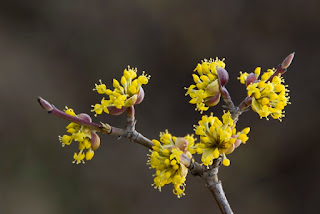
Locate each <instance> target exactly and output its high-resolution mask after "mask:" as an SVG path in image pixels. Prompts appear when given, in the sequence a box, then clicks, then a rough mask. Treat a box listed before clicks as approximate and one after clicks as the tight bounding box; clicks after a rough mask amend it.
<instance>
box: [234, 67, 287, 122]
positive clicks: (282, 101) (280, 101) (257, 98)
mask: <svg viewBox="0 0 320 214" xmlns="http://www.w3.org/2000/svg"><path fill="white" fill-rule="evenodd" d="M260 70H261V68H259V67H258V68H256V69H255V75H256V78H258V77H259V75H260ZM274 73H275V69H268V70H267V71H266V72H264V73H263V74H262V75H261V77H260V80H257V81H253V82H251V83H250V84H249V85H248V86H247V91H248V96H249V97H252V109H253V110H254V111H255V112H257V113H258V114H259V115H260V117H261V118H262V117H266V118H267V117H268V116H269V115H271V117H272V118H274V119H279V120H280V121H281V118H282V117H284V116H285V115H284V111H283V109H284V107H285V106H286V105H287V104H290V103H289V98H290V97H289V96H288V92H289V90H288V89H287V87H288V86H287V85H284V84H283V83H284V79H283V77H281V76H280V75H279V76H274V77H273V78H272V80H269V78H270V77H271V76H272V75H273V74H274ZM247 77H248V74H247V73H241V75H240V77H239V79H240V82H241V83H244V82H245V81H246V78H247ZM267 119H268V118H267Z"/></svg>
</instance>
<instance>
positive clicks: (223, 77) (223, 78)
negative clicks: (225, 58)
mask: <svg viewBox="0 0 320 214" xmlns="http://www.w3.org/2000/svg"><path fill="white" fill-rule="evenodd" d="M217 73H218V79H219V83H220V86H221V87H223V86H225V85H226V84H227V82H228V80H229V73H228V71H227V70H226V69H224V68H221V67H220V68H217Z"/></svg>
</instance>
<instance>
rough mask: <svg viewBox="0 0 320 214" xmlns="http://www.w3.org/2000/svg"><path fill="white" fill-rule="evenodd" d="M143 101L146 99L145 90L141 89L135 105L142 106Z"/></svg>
mask: <svg viewBox="0 0 320 214" xmlns="http://www.w3.org/2000/svg"><path fill="white" fill-rule="evenodd" d="M143 99H144V90H143V88H142V87H140V90H139V94H138V98H137V101H136V103H135V104H140V103H141V102H142V101H143Z"/></svg>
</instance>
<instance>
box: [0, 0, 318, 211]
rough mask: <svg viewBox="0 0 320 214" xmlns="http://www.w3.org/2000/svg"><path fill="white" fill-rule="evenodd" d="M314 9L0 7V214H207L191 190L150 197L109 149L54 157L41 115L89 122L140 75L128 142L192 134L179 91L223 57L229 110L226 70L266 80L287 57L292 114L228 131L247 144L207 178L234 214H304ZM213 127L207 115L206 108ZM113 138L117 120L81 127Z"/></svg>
mask: <svg viewBox="0 0 320 214" xmlns="http://www.w3.org/2000/svg"><path fill="white" fill-rule="evenodd" d="M319 37H320V1H318V0H306V1H300V0H292V1H276V0H269V1H253V0H237V1H235V0H233V1H232V0H226V1H214V0H210V1H209V0H206V1H186V0H183V1H182V0H174V1H168V0H158V1H154V0H132V1H121V0H118V1H116V0H113V1H108V0H91V1H84V0H69V1H63V0H56V1H41V0H30V1H22V0H21V1H19V0H11V1H6V2H2V3H1V5H0V72H1V78H0V89H1V90H0V96H1V120H0V127H1V129H0V145H1V155H0V213H1V214H2V213H4V214H7V213H8V214H11V213H14V214H16V213H24V214H29V213H30V214H31V213H32V214H38V213H41V214H42V213H46V214H51V213H68V214H72V213H78V214H80V213H153V214H157V213H219V210H218V208H217V205H216V203H215V202H214V200H213V198H212V196H211V195H210V193H209V191H208V190H207V189H206V188H205V187H204V183H203V181H202V180H201V179H200V178H197V177H193V176H191V175H189V176H188V179H187V190H186V194H187V195H186V196H185V197H183V198H181V199H177V198H176V197H175V196H174V195H173V194H172V192H171V191H172V187H171V186H169V187H166V188H164V189H163V191H162V192H161V193H159V192H158V191H157V190H154V189H153V188H152V187H151V183H152V182H153V179H152V176H151V175H152V174H153V173H154V172H153V171H152V170H149V169H148V166H146V165H145V164H146V160H147V156H146V154H147V149H145V148H143V147H142V146H139V145H134V144H131V143H129V142H128V141H126V140H120V141H117V139H116V138H114V137H111V136H103V137H102V146H101V147H100V149H99V150H98V151H97V152H96V154H95V157H94V158H93V160H92V161H89V162H87V163H86V164H85V165H74V164H72V163H71V162H72V159H73V158H72V156H73V152H74V151H75V150H76V149H75V148H71V147H67V148H61V145H60V143H59V141H58V135H63V134H64V133H65V126H66V124H67V123H66V122H65V121H62V120H60V119H58V118H54V117H52V116H50V115H48V114H46V113H45V111H43V110H42V109H41V108H40V106H39V105H38V103H37V101H36V98H37V96H42V97H44V98H46V99H48V100H49V101H51V102H52V103H54V104H55V105H56V106H57V107H59V108H63V107H64V106H65V105H67V106H69V107H72V108H74V109H75V111H76V112H77V113H80V112H90V105H91V104H94V103H97V102H99V100H100V99H101V96H99V95H97V94H96V93H95V92H93V91H92V88H93V87H94V84H95V83H97V82H98V80H99V79H100V78H101V79H102V80H103V82H105V83H106V84H107V85H109V86H110V85H111V80H112V78H118V79H119V77H120V76H121V75H122V71H123V69H124V68H125V67H126V66H127V65H131V66H136V67H138V69H139V71H142V70H145V71H146V72H147V73H148V74H150V75H151V76H152V79H151V80H150V83H149V84H148V85H147V86H146V87H145V91H146V98H145V100H144V102H143V103H142V104H140V105H139V106H137V107H136V111H137V119H138V124H137V130H138V131H141V132H142V133H144V135H146V136H148V137H150V138H157V137H158V134H159V132H160V131H164V130H165V129H169V131H170V132H171V133H173V134H174V135H177V136H184V135H185V134H187V133H192V129H193V125H194V124H196V123H197V121H198V120H199V119H200V114H199V113H198V112H195V111H194V106H192V105H190V104H188V101H189V98H188V97H185V96H184V93H185V90H184V87H185V86H188V85H189V84H190V83H191V82H192V77H191V73H192V71H193V69H194V67H195V66H196V64H197V63H198V62H199V61H200V60H201V59H203V58H210V57H216V56H218V57H220V58H226V63H227V70H228V71H229V74H230V81H229V83H228V89H229V91H230V93H231V95H232V97H233V99H234V101H235V103H239V102H240V101H241V100H242V99H243V98H244V97H245V93H246V91H245V89H244V88H243V86H242V85H240V83H239V82H238V80H237V79H236V78H237V76H238V75H239V71H248V72H250V71H253V70H254V68H255V67H256V66H262V68H263V69H267V68H270V67H275V66H276V65H277V64H278V63H280V62H281V61H282V60H283V59H284V57H286V56H287V55H288V54H290V53H291V52H293V51H295V52H296V57H295V59H294V61H293V64H292V65H291V67H290V70H289V72H288V73H287V74H286V75H285V79H286V83H287V84H288V85H289V88H290V90H291V92H290V96H291V102H292V104H291V105H289V106H288V107H287V108H286V117H285V118H284V121H283V122H282V123H280V122H278V121H274V120H270V121H266V120H264V119H263V120H260V119H259V117H258V115H257V114H255V113H254V112H252V111H250V112H248V113H245V114H244V115H242V116H241V118H240V121H239V123H238V128H239V129H241V128H243V127H246V126H251V127H252V131H251V133H250V135H249V137H250V140H249V141H248V143H247V144H246V145H244V146H241V147H240V148H239V149H238V150H237V151H235V152H234V153H233V154H232V155H230V156H229V157H230V159H231V166H230V167H223V168H222V169H221V170H220V178H221V180H222V181H223V184H224V187H225V191H226V194H227V197H228V199H229V201H230V203H231V206H232V207H233V210H234V212H235V213H263V214H264V213H315V212H316V210H318V208H317V206H318V204H317V202H319V193H320V185H319V179H320V171H319V159H318V156H319V155H318V154H319V149H320V146H319V145H320V144H319V142H318V138H319V134H318V133H317V132H318V128H319V125H318V121H319V107H320V106H319V101H318V100H317V99H318V98H319V95H320V94H319V92H320V90H319V83H318V81H319V80H318V79H319V76H320V75H319V68H318V67H317V66H318V64H319V61H318V60H319V57H320V49H319V47H320V42H319ZM213 111H214V113H215V114H216V115H218V116H221V112H222V108H221V105H220V106H219V107H216V108H214V109H213ZM99 120H102V121H105V122H109V123H111V124H113V125H115V126H119V127H122V126H123V125H124V118H123V117H122V116H120V117H114V116H107V115H103V116H100V117H98V118H96V120H95V121H97V122H98V121H99Z"/></svg>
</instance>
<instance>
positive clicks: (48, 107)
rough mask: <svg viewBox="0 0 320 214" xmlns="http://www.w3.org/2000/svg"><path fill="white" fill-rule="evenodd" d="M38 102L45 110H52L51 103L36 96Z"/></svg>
mask: <svg viewBox="0 0 320 214" xmlns="http://www.w3.org/2000/svg"><path fill="white" fill-rule="evenodd" d="M38 102H39V103H40V105H41V107H42V108H43V109H44V110H46V111H47V112H51V111H52V110H53V107H52V105H51V104H50V103H49V102H48V101H46V100H44V99H42V98H41V97H38Z"/></svg>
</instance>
